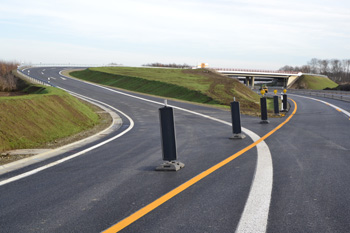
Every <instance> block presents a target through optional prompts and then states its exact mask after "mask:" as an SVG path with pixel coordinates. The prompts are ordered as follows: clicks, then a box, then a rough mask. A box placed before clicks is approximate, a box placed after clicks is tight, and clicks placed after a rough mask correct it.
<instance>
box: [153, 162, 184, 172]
mask: <svg viewBox="0 0 350 233" xmlns="http://www.w3.org/2000/svg"><path fill="white" fill-rule="evenodd" d="M184 167H185V164H183V163H181V162H178V161H166V162H164V163H162V164H161V165H159V166H158V167H156V171H178V170H180V169H181V168H184Z"/></svg>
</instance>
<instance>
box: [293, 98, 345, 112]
mask: <svg viewBox="0 0 350 233" xmlns="http://www.w3.org/2000/svg"><path fill="white" fill-rule="evenodd" d="M290 95H295V96H298V97H301V98H305V99H311V100H315V101H318V102H321V103H324V104H326V105H328V106H330V107H332V108H334V109H335V110H337V111H338V112H342V113H344V114H345V115H347V116H348V117H350V112H348V111H346V110H344V109H342V108H340V107H338V106H336V105H334V104H331V103H328V102H326V101H323V100H319V99H315V98H312V97H307V96H302V95H296V94H290Z"/></svg>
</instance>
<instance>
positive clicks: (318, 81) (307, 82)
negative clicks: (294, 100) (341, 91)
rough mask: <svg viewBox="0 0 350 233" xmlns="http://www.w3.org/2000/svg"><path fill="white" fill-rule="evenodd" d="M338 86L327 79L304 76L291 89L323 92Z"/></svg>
mask: <svg viewBox="0 0 350 233" xmlns="http://www.w3.org/2000/svg"><path fill="white" fill-rule="evenodd" d="M337 86H338V84H336V83H335V82H333V81H332V80H330V79H329V78H326V77H321V76H313V75H302V76H301V77H300V78H299V79H298V80H297V81H296V82H295V83H294V84H293V85H292V87H291V88H295V89H311V90H323V89H325V88H334V87H337Z"/></svg>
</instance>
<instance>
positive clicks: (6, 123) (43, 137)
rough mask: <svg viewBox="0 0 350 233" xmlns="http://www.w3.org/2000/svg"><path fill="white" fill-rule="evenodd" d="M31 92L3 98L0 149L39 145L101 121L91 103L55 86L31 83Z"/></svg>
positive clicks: (1, 100) (0, 112) (29, 89)
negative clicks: (87, 103) (83, 101)
mask: <svg viewBox="0 0 350 233" xmlns="http://www.w3.org/2000/svg"><path fill="white" fill-rule="evenodd" d="M23 92H27V93H30V94H27V95H21V96H14V97H1V98H0V109H1V111H0V119H1V120H0V152H3V151H7V150H11V149H22V148H38V147H40V146H43V145H44V144H46V143H48V142H52V141H55V140H56V139H60V138H64V137H67V136H70V135H73V134H76V133H78V132H80V131H83V130H86V129H88V128H91V127H93V126H94V125H96V124H98V122H99V116H98V115H97V114H96V113H95V112H94V111H93V110H92V109H91V108H90V107H89V106H87V105H85V104H83V103H82V102H81V101H79V100H78V99H76V98H74V97H72V96H70V95H69V94H67V93H66V92H64V91H62V90H59V89H57V88H53V87H43V86H39V85H31V86H29V87H27V88H26V89H25V90H23Z"/></svg>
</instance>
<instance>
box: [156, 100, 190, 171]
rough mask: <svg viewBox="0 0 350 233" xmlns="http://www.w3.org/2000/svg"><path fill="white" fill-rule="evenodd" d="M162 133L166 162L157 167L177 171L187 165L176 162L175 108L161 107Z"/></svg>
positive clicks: (161, 169) (162, 169)
mask: <svg viewBox="0 0 350 233" xmlns="http://www.w3.org/2000/svg"><path fill="white" fill-rule="evenodd" d="M159 119H160V133H161V141H162V149H163V160H164V161H166V162H165V163H163V164H161V165H160V166H158V167H157V168H156V170H157V171H177V170H179V169H181V168H183V167H184V166H185V165H184V164H183V163H181V162H176V161H175V160H176V159H177V152H176V138H175V123H174V112H173V108H171V107H167V106H164V107H162V108H160V109H159Z"/></svg>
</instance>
